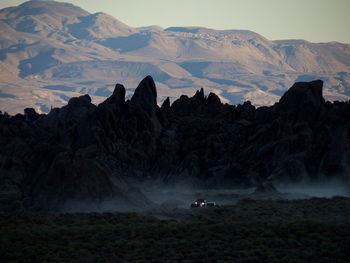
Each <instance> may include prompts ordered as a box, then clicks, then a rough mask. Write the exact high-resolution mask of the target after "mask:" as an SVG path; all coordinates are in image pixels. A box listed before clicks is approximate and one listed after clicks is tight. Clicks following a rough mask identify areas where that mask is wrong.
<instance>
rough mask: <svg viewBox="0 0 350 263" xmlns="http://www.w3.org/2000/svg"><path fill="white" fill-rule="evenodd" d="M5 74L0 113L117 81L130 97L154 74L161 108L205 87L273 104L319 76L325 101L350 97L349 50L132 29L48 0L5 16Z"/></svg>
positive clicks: (107, 88)
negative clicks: (296, 84) (297, 85)
mask: <svg viewBox="0 0 350 263" xmlns="http://www.w3.org/2000/svg"><path fill="white" fill-rule="evenodd" d="M0 69H1V71H0V108H1V110H3V111H9V112H10V113H15V112H18V111H20V110H21V109H22V108H25V107H29V106H30V107H35V108H36V109H37V110H38V111H42V112H47V111H48V109H50V107H51V106H62V105H63V104H65V103H66V102H67V99H69V98H70V97H72V96H77V95H78V94H79V93H81V92H83V93H84V92H88V93H89V94H90V95H92V99H93V101H94V102H95V103H98V102H101V101H102V100H103V99H104V97H106V96H108V95H110V94H111V91H112V88H113V85H112V84H113V83H115V81H118V82H122V83H125V84H126V86H127V87H128V88H129V89H128V90H127V94H131V93H132V91H133V89H134V88H135V87H136V85H137V83H138V82H139V81H140V79H142V78H143V77H144V76H146V75H149V74H151V75H153V76H154V77H155V80H156V82H157V84H158V87H159V102H161V101H162V100H164V97H165V96H168V95H170V97H171V98H175V97H178V96H179V95H180V94H192V93H193V92H194V91H195V90H196V89H198V88H201V87H203V88H204V89H205V92H207V93H209V92H215V93H216V94H218V95H219V96H220V98H221V99H222V100H223V101H226V102H231V103H240V102H242V101H243V100H251V101H252V102H253V103H254V104H256V105H270V104H273V103H274V102H276V101H277V100H278V99H279V97H280V96H281V94H283V92H284V91H285V90H286V89H287V87H289V86H290V85H291V84H292V83H293V82H294V81H308V80H310V79H314V78H321V79H323V80H324V81H325V89H324V93H325V97H326V98H327V99H330V100H347V99H348V98H349V95H350V45H349V44H341V43H337V42H331V43H310V42H307V41H304V40H281V41H270V40H268V39H266V38H264V37H262V36H260V35H259V34H257V33H254V32H252V31H247V30H213V29H207V28H201V27H171V28H167V29H162V28H160V27H156V26H150V27H142V28H132V27H129V26H127V25H125V24H124V23H122V22H120V21H118V20H117V19H115V18H113V17H112V16H110V15H107V14H104V13H96V14H90V13H88V12H87V11H85V10H83V9H81V8H79V7H77V6H74V5H72V4H68V3H62V2H55V1H43V0H36V1H28V2H26V3H24V4H22V5H19V6H18V7H10V8H5V9H2V10H0ZM47 87H57V88H56V89H54V88H49V89H48V88H47ZM2 94H7V95H2Z"/></svg>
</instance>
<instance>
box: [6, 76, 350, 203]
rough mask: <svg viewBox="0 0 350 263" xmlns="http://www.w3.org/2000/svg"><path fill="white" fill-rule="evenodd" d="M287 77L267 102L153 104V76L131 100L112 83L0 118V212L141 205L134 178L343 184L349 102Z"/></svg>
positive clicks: (210, 98)
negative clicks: (42, 109) (95, 92)
mask: <svg viewBox="0 0 350 263" xmlns="http://www.w3.org/2000/svg"><path fill="white" fill-rule="evenodd" d="M322 88H323V82H322V81H321V80H317V81H312V82H298V83H295V84H294V85H293V86H292V87H291V88H290V89H289V90H288V91H287V92H286V93H285V94H284V95H283V96H282V98H281V99H280V101H279V102H278V103H276V104H275V105H273V106H270V107H267V106H264V107H259V108H256V107H255V106H253V105H252V104H251V103H250V102H249V101H247V102H245V103H243V104H240V105H237V106H234V105H229V104H223V103H222V102H221V101H220V98H219V97H218V96H217V95H216V94H214V93H209V95H207V96H206V95H205V94H204V91H203V89H201V90H198V91H197V92H196V93H195V95H194V96H193V97H188V96H186V95H182V96H181V97H180V98H179V99H177V100H175V101H174V102H173V103H171V102H170V99H169V98H167V99H166V100H165V101H164V102H163V104H162V106H161V107H159V106H158V105H157V90H156V85H155V83H154V81H153V79H152V77H150V76H148V77H146V78H145V79H144V80H142V82H141V83H140V84H139V85H138V87H137V88H136V90H135V92H134V94H133V96H132V97H131V99H126V98H125V94H126V89H125V87H124V86H123V85H121V84H117V85H116V87H115V89H114V91H113V94H112V95H111V96H110V97H109V98H108V99H106V100H105V101H104V102H102V103H101V104H99V105H98V106H96V105H94V104H92V103H91V98H90V96H89V95H84V96H80V97H75V98H72V99H70V100H69V102H68V104H67V105H66V106H64V107H62V108H54V109H52V110H51V111H50V113H49V114H47V115H45V114H41V115H40V114H38V113H36V112H35V110H34V109H32V108H27V109H25V110H24V114H17V115H15V116H9V115H8V114H1V115H0V184H1V185H0V189H1V196H0V198H1V200H0V202H1V210H6V209H7V210H16V209H31V210H62V209H65V208H66V209H67V207H69V206H70V205H79V206H84V205H87V204H89V205H91V204H96V205H100V206H101V207H102V208H105V209H108V207H109V206H110V205H114V206H116V205H118V206H120V207H126V206H136V207H137V206H141V207H145V206H147V205H150V202H149V201H147V199H146V198H144V196H143V195H142V193H141V192H140V191H139V190H138V189H137V188H135V186H138V185H139V183H142V182H145V181H147V182H152V184H153V185H155V183H156V182H157V183H160V184H161V185H164V184H165V185H172V186H174V185H175V184H185V185H190V186H191V187H210V188H215V187H218V188H220V187H225V188H227V187H250V186H254V185H258V184H260V183H261V182H265V181H270V182H273V183H274V184H275V185H283V184H286V183H298V182H304V183H308V182H315V181H320V180H322V181H323V180H326V179H334V178H336V179H338V180H341V181H342V182H348V181H349V177H348V169H349V161H350V159H349V157H350V151H349V134H350V133H349V131H350V130H349V124H350V115H349V114H350V105H349V103H348V102H335V103H331V102H325V100H324V98H323V94H322Z"/></svg>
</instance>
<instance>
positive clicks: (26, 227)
mask: <svg viewBox="0 0 350 263" xmlns="http://www.w3.org/2000/svg"><path fill="white" fill-rule="evenodd" d="M349 207H350V199H348V198H342V197H336V198H332V199H310V200H299V201H283V200H275V201H266V200H265V201H254V200H243V201H240V202H239V203H238V204H237V205H236V206H231V207H229V206H228V207H220V208H208V209H192V210H189V209H188V210H184V209H183V210H181V209H178V210H174V211H173V214H174V215H177V217H178V215H179V214H182V215H186V216H185V217H184V218H185V219H186V220H174V219H168V220H161V219H157V218H156V217H155V216H150V214H152V213H153V214H154V212H149V214H147V215H145V214H144V215H140V214H135V213H115V212H113V213H85V214H83V213H75V214H61V213H60V214H58V213H34V214H32V213H22V214H1V215H0V262H317V263H320V262H349V258H350V250H349V247H350V224H349V221H350V219H349V218H350V217H349V214H350V209H349ZM158 213H159V212H158ZM166 216H170V213H168V214H167V215H166ZM157 217H158V218H161V217H160V214H158V215H157ZM175 217H176V216H175Z"/></svg>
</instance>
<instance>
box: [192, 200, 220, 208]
mask: <svg viewBox="0 0 350 263" xmlns="http://www.w3.org/2000/svg"><path fill="white" fill-rule="evenodd" d="M215 206H218V205H217V204H216V203H215V202H207V200H205V199H197V201H195V202H193V203H192V204H191V208H201V207H215Z"/></svg>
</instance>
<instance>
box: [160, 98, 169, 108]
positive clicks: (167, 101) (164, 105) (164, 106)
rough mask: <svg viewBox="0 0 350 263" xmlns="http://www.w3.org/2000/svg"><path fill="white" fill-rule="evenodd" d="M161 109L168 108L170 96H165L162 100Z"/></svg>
mask: <svg viewBox="0 0 350 263" xmlns="http://www.w3.org/2000/svg"><path fill="white" fill-rule="evenodd" d="M161 109H162V110H167V109H170V98H169V97H167V98H166V100H165V101H164V102H163V104H162V106H161Z"/></svg>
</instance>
